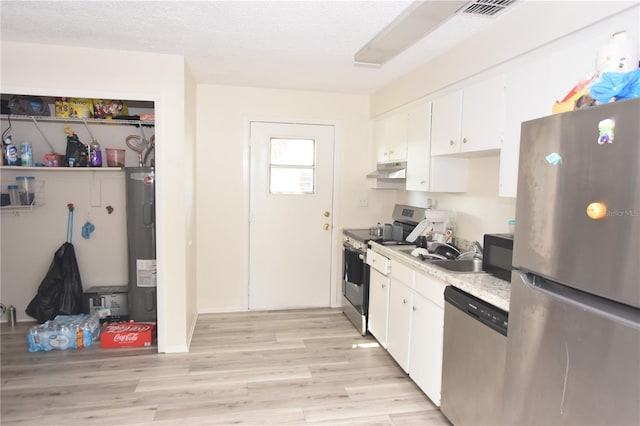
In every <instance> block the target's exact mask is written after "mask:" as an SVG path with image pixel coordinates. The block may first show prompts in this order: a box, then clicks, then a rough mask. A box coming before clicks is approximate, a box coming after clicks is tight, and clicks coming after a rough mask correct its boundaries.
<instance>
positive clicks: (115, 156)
mask: <svg viewBox="0 0 640 426" xmlns="http://www.w3.org/2000/svg"><path fill="white" fill-rule="evenodd" d="M105 151H106V153H107V166H108V167H124V149H118V148H106V149H105Z"/></svg>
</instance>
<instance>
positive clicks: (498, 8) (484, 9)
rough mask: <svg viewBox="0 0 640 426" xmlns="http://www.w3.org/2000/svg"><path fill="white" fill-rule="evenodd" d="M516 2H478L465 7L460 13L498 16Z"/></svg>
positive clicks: (512, 0)
mask: <svg viewBox="0 0 640 426" xmlns="http://www.w3.org/2000/svg"><path fill="white" fill-rule="evenodd" d="M515 2H516V0H476V1H472V2H471V3H469V4H467V5H466V6H464V7H463V8H462V9H460V11H459V12H458V13H459V14H461V15H481V16H496V15H497V14H499V13H500V12H502V11H503V10H505V9H506V8H507V7H509V6H511V5H512V4H513V3H515Z"/></svg>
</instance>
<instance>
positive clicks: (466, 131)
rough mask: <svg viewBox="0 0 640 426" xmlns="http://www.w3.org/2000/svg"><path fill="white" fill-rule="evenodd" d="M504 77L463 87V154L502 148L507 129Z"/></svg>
mask: <svg viewBox="0 0 640 426" xmlns="http://www.w3.org/2000/svg"><path fill="white" fill-rule="evenodd" d="M504 90H505V78H504V76H502V75H500V76H497V77H493V78H490V79H487V80H482V81H480V82H478V83H475V84H472V85H470V86H467V87H465V88H464V94H463V98H462V99H463V100H462V144H461V146H460V151H461V152H478V151H487V150H494V149H500V148H501V146H502V130H503V127H504V116H505V108H504Z"/></svg>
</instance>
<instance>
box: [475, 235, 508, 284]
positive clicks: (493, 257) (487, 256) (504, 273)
mask: <svg viewBox="0 0 640 426" xmlns="http://www.w3.org/2000/svg"><path fill="white" fill-rule="evenodd" d="M512 259H513V234H485V235H484V246H483V250H482V269H484V270H485V271H487V272H488V273H490V274H491V275H493V276H494V277H497V278H500V279H503V280H505V281H511V270H512V269H513V265H512V263H511V261H512Z"/></svg>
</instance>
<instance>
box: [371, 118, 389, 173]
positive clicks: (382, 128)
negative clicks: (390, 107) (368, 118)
mask: <svg viewBox="0 0 640 426" xmlns="http://www.w3.org/2000/svg"><path fill="white" fill-rule="evenodd" d="M387 120H388V118H387V117H383V118H378V119H376V120H374V121H373V150H374V153H375V156H376V162H377V163H386V162H387V156H388V151H387V144H386V140H387V128H388V127H389V126H388V125H387Z"/></svg>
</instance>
